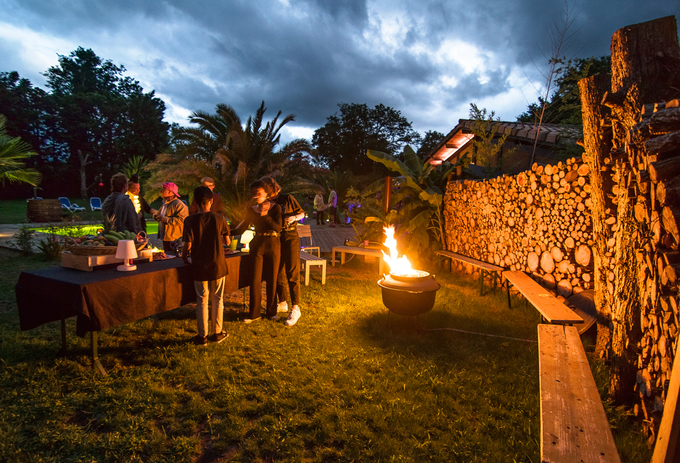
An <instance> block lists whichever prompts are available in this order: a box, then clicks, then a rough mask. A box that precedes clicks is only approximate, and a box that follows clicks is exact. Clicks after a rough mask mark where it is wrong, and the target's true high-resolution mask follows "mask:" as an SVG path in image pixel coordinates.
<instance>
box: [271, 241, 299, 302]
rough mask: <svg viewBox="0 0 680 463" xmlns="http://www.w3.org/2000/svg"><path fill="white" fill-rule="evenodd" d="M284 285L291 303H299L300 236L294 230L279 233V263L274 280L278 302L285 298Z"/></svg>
mask: <svg viewBox="0 0 680 463" xmlns="http://www.w3.org/2000/svg"><path fill="white" fill-rule="evenodd" d="M286 285H288V290H289V291H290V299H291V302H292V303H293V305H298V304H300V238H299V237H298V234H297V232H295V231H292V232H283V233H282V234H281V264H280V265H279V277H278V280H277V282H276V296H277V298H278V300H279V302H283V301H285V300H286Z"/></svg>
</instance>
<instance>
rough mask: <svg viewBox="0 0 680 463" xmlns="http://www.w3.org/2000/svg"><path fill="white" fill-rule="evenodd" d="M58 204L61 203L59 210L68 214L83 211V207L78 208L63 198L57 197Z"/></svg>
mask: <svg viewBox="0 0 680 463" xmlns="http://www.w3.org/2000/svg"><path fill="white" fill-rule="evenodd" d="M59 202H61V208H62V209H68V210H69V211H70V212H76V211H84V210H85V208H84V207H80V206H78V205H77V204H76V203H73V204H71V201H69V199H68V198H66V197H64V196H60V197H59Z"/></svg>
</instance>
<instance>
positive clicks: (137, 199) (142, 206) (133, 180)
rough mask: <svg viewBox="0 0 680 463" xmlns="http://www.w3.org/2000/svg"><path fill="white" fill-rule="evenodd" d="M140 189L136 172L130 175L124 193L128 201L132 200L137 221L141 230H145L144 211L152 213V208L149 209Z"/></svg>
mask: <svg viewBox="0 0 680 463" xmlns="http://www.w3.org/2000/svg"><path fill="white" fill-rule="evenodd" d="M141 189H142V188H141V186H140V184H139V177H138V176H137V175H136V174H135V175H132V176H131V177H130V181H129V182H128V189H127V191H126V192H125V194H126V195H128V196H129V197H130V201H132V205H133V206H134V207H135V212H136V213H137V216H138V217H139V223H140V225H141V226H142V230H144V232H146V218H145V217H144V213H145V212H146V213H147V214H153V209H151V206H149V203H147V202H146V200H145V199H144V197H143V196H142V195H141Z"/></svg>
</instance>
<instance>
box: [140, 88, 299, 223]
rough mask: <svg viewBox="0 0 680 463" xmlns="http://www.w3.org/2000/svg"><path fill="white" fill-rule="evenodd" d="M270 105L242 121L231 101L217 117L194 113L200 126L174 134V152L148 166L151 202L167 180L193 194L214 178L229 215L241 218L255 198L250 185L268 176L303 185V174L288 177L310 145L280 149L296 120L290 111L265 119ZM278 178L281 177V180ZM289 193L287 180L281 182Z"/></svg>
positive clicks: (220, 107) (296, 142)
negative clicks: (283, 131)
mask: <svg viewBox="0 0 680 463" xmlns="http://www.w3.org/2000/svg"><path fill="white" fill-rule="evenodd" d="M266 111H267V108H266V107H265V106H264V101H263V102H262V104H261V105H260V107H259V108H258V110H257V111H256V113H255V116H254V117H249V118H248V121H247V122H246V124H242V123H241V119H240V118H239V116H238V114H237V113H236V111H235V110H234V109H233V108H232V107H231V106H228V105H225V104H218V105H217V108H216V112H217V114H216V115H210V114H206V113H201V112H195V113H193V114H192V116H191V118H190V122H192V123H195V124H197V127H192V128H182V129H179V130H178V131H177V135H176V136H175V137H173V141H174V142H175V146H176V150H175V152H174V153H170V154H168V153H166V154H161V155H158V156H157V157H156V160H155V161H153V162H152V163H150V164H149V166H147V168H146V170H148V171H150V172H152V176H151V178H150V180H149V182H148V183H149V188H147V191H148V193H147V200H149V199H151V200H153V199H155V197H157V196H158V194H159V193H160V186H161V185H162V184H163V182H166V181H173V182H174V183H176V184H177V185H178V187H179V189H180V193H190V192H191V191H193V189H194V188H195V187H196V186H198V183H199V180H200V178H201V177H204V176H208V177H212V178H213V179H214V180H215V190H216V191H217V192H219V193H221V194H222V195H223V202H224V204H225V207H226V208H227V210H228V213H230V214H231V215H230V218H232V219H234V220H238V219H240V218H242V216H243V214H245V208H246V207H247V206H246V205H247V202H248V201H249V200H250V185H251V183H252V182H253V181H255V180H256V179H258V178H260V177H262V176H264V175H272V176H274V177H277V178H278V179H282V180H283V179H288V178H291V177H292V178H293V179H294V180H293V181H291V182H290V184H291V185H293V184H297V185H298V186H299V185H300V184H304V182H301V181H300V176H299V175H297V176H291V175H289V173H288V171H289V170H295V169H296V168H299V166H300V165H302V164H304V161H305V157H306V154H308V153H310V151H311V146H310V144H309V142H308V141H306V140H293V141H292V142H290V143H288V144H287V145H285V146H284V147H282V148H281V149H280V150H278V151H276V148H277V146H278V144H279V143H280V139H281V135H280V131H281V128H282V127H283V126H284V125H286V124H288V123H289V122H292V121H294V120H295V116H293V115H292V114H291V115H288V116H286V117H284V118H283V119H281V120H280V121H279V118H280V117H281V111H279V112H278V113H277V115H276V116H275V117H274V119H273V120H271V121H268V122H266V123H265V121H264V114H265V112H266ZM277 181H278V180H277ZM279 183H280V184H281V186H282V188H285V191H286V192H288V193H293V192H295V191H294V190H291V189H289V188H288V185H287V184H288V182H287V181H283V183H282V182H279Z"/></svg>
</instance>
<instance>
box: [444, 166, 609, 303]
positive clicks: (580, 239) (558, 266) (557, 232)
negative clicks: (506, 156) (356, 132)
mask: <svg viewBox="0 0 680 463" xmlns="http://www.w3.org/2000/svg"><path fill="white" fill-rule="evenodd" d="M588 174H589V166H588V165H587V164H584V163H582V162H581V160H580V159H569V160H567V161H566V162H564V163H563V162H560V163H558V164H557V165H546V166H542V165H537V164H534V165H533V166H532V168H531V170H528V171H526V172H522V173H520V174H518V175H516V176H502V177H498V178H495V179H491V180H484V181H471V180H464V181H455V182H450V183H449V185H448V187H447V191H446V194H445V199H444V216H445V223H446V240H447V249H448V250H450V251H453V252H456V253H459V254H463V255H466V256H469V257H472V258H474V259H477V260H481V261H484V262H489V263H492V264H495V265H499V266H502V267H506V268H509V269H511V270H521V271H524V272H526V273H528V274H529V275H532V276H533V277H534V279H536V280H537V281H538V282H539V283H541V284H543V286H545V287H546V288H549V289H552V290H554V291H555V292H556V294H558V295H561V296H563V297H569V296H570V295H571V294H572V293H574V292H579V291H582V290H584V289H588V288H591V287H592V286H593V275H592V272H593V259H592V246H593V236H592V221H591V216H590V182H589V175H588ZM612 226H615V224H612Z"/></svg>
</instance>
